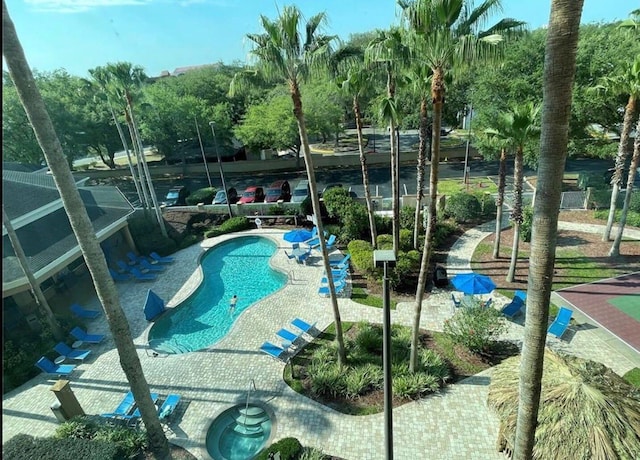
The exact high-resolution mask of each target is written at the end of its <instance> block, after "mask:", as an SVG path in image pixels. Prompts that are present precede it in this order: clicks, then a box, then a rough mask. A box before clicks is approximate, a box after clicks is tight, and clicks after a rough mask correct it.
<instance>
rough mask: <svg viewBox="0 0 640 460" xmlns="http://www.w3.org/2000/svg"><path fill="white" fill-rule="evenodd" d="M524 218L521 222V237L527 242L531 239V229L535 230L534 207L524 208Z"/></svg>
mask: <svg viewBox="0 0 640 460" xmlns="http://www.w3.org/2000/svg"><path fill="white" fill-rule="evenodd" d="M522 217H523V220H522V223H521V224H520V239H521V240H522V241H524V242H525V243H528V242H530V241H531V231H532V230H533V208H532V207H531V206H525V207H524V209H523V216H522Z"/></svg>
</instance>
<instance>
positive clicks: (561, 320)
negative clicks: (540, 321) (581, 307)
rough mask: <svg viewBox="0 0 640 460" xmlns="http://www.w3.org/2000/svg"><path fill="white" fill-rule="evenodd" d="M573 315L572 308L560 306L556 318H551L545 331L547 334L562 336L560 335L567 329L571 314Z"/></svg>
mask: <svg viewBox="0 0 640 460" xmlns="http://www.w3.org/2000/svg"><path fill="white" fill-rule="evenodd" d="M572 315H573V310H569V309H568V308H566V307H560V311H559V312H558V315H557V316H556V319H554V320H553V323H551V325H550V326H549V329H548V330H547V332H548V333H549V334H552V335H555V336H556V337H557V338H562V335H563V334H564V333H565V332H566V331H567V328H568V327H569V322H570V321H571V316H572Z"/></svg>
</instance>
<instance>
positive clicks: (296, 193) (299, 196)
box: [291, 180, 310, 203]
mask: <svg viewBox="0 0 640 460" xmlns="http://www.w3.org/2000/svg"><path fill="white" fill-rule="evenodd" d="M309 194H310V192H309V181H308V180H301V181H300V182H298V185H296V188H294V189H293V194H292V195H291V202H292V203H302V202H303V201H304V200H305V198H307V197H308V196H309Z"/></svg>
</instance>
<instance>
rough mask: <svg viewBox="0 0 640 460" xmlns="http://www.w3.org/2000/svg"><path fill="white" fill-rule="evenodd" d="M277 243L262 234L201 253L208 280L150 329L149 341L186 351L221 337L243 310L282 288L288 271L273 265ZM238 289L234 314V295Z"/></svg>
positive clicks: (159, 347)
mask: <svg viewBox="0 0 640 460" xmlns="http://www.w3.org/2000/svg"><path fill="white" fill-rule="evenodd" d="M276 248H277V247H276V244H275V243H274V242H273V241H271V240H269V239H267V238H263V237H259V236H243V237H239V238H234V239H231V240H229V241H225V242H223V243H220V244H218V245H216V246H214V247H212V248H211V249H209V250H208V251H207V252H206V253H205V254H204V255H203V256H202V258H201V259H200V265H201V267H202V274H203V280H202V282H201V284H200V286H198V288H197V289H196V290H195V291H194V292H193V293H192V294H191V295H190V296H189V297H188V298H187V299H185V300H184V301H183V302H182V303H181V304H180V305H178V306H176V307H175V308H174V309H173V310H172V311H171V312H169V313H166V314H165V315H163V316H162V317H160V319H159V320H158V321H156V323H155V324H154V325H153V327H152V328H151V330H150V331H149V336H148V338H149V346H150V347H151V348H153V349H154V350H156V351H158V352H161V353H187V352H191V351H196V350H201V349H203V348H206V347H209V346H211V345H213V344H215V343H216V342H218V341H219V340H220V339H222V338H223V337H224V336H225V335H226V334H227V332H229V330H230V329H231V326H232V325H233V323H234V321H235V320H236V318H238V316H239V315H240V313H242V312H243V311H244V310H246V309H247V308H249V307H250V306H251V305H253V304H254V303H255V302H257V301H258V300H260V299H262V298H264V297H266V296H268V295H269V294H272V293H273V292H275V291H277V290H278V289H280V288H282V287H283V286H284V285H285V284H286V282H287V276H286V275H285V274H284V273H280V272H278V271H276V270H274V269H273V268H271V266H270V265H269V260H270V259H271V257H272V256H273V254H274V253H275V251H276ZM234 294H236V295H237V296H238V301H237V305H236V308H235V312H234V313H233V314H231V313H230V311H229V301H230V300H231V297H233V295H234Z"/></svg>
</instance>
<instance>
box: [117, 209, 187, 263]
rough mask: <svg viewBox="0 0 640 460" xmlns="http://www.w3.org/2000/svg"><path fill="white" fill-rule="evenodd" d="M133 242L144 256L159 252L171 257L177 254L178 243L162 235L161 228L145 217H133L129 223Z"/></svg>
mask: <svg viewBox="0 0 640 460" xmlns="http://www.w3.org/2000/svg"><path fill="white" fill-rule="evenodd" d="M128 223H129V230H130V231H131V236H132V237H133V241H134V242H135V244H136V247H137V248H138V251H140V253H142V254H149V253H151V252H154V251H155V252H157V253H158V254H161V255H169V254H173V253H174V252H176V249H177V247H178V246H177V244H176V242H175V241H174V240H173V239H171V238H168V237H165V236H163V235H162V232H161V231H160V227H159V226H158V225H157V224H156V222H155V221H153V220H152V219H147V218H146V217H143V216H137V217H132V218H130V219H129V221H128Z"/></svg>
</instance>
